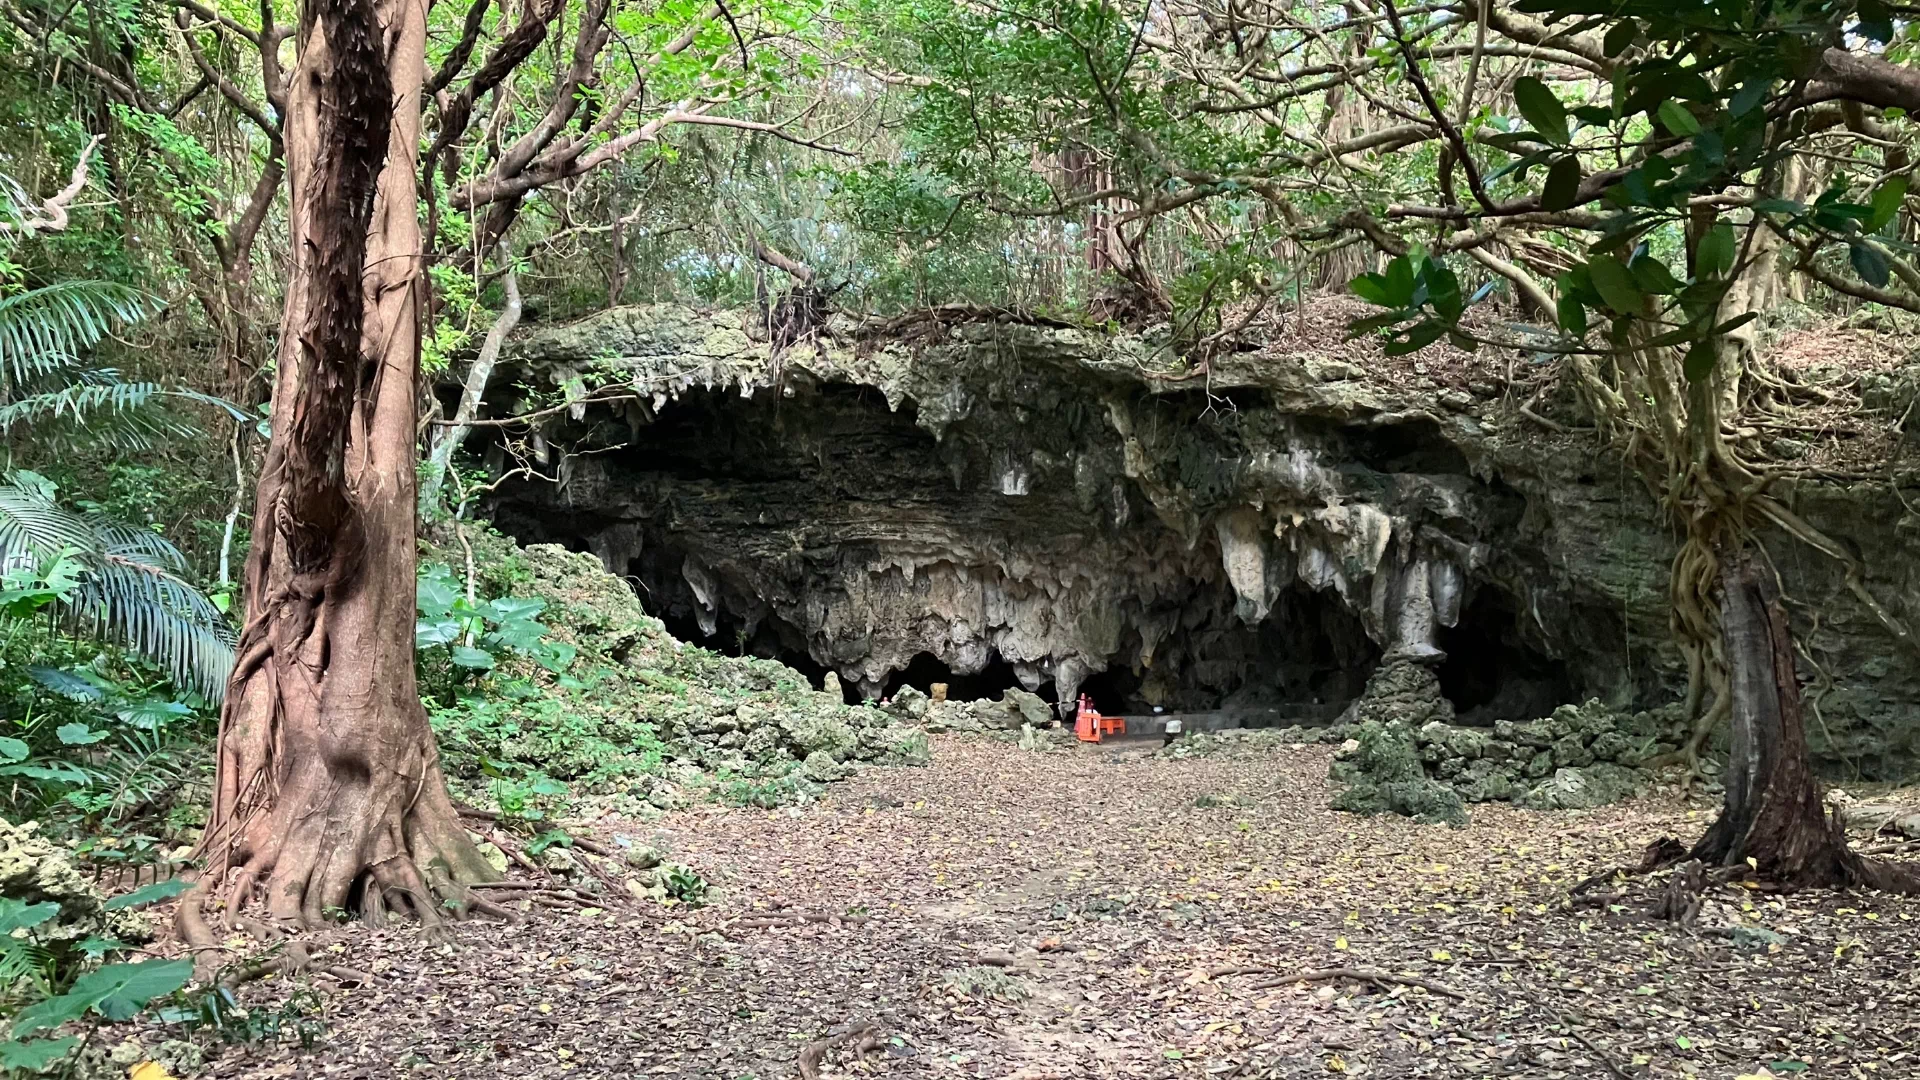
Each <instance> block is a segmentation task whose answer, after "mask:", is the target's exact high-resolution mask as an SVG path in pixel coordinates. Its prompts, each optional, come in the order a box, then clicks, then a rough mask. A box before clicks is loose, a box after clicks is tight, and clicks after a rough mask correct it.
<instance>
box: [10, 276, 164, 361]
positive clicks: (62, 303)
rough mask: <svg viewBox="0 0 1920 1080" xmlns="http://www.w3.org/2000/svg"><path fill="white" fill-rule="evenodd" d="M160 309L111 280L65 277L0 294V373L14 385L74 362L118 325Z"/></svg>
mask: <svg viewBox="0 0 1920 1080" xmlns="http://www.w3.org/2000/svg"><path fill="white" fill-rule="evenodd" d="M158 310H159V304H158V303H157V302H156V301H155V300H154V299H153V298H152V297H150V296H148V295H147V294H146V293H143V292H141V291H140V290H138V289H133V288H129V287H127V286H125V285H117V284H114V283H113V282H110V281H63V282H59V283H57V284H54V285H46V286H42V287H41V288H38V289H29V290H28V291H26V292H23V293H19V294H17V295H14V296H9V297H5V298H4V299H0V373H4V374H5V375H6V376H7V377H9V378H10V379H11V380H12V381H13V382H14V383H15V384H16V385H19V384H24V383H27V382H30V381H31V380H32V379H33V378H34V377H35V376H37V375H43V374H46V373H47V372H49V371H52V370H55V369H56V368H58V367H60V366H63V365H67V364H71V363H72V362H73V358H74V357H76V356H79V355H80V354H81V353H82V352H84V351H86V350H87V349H90V348H92V347H93V346H94V345H96V344H98V343H99V341H100V339H101V338H104V337H106V336H107V334H108V333H109V332H110V331H111V330H112V329H113V328H114V327H115V326H122V325H128V324H131V323H136V322H139V321H141V320H142V319H145V318H147V317H148V316H149V315H152V314H153V313H154V312H155V311H158Z"/></svg>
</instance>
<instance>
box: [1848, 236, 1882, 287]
mask: <svg viewBox="0 0 1920 1080" xmlns="http://www.w3.org/2000/svg"><path fill="white" fill-rule="evenodd" d="M1847 252H1848V256H1849V261H1851V262H1852V263H1853V269H1854V272H1855V273H1857V274H1859V275H1860V280H1862V281H1864V282H1866V283H1867V284H1869V285H1872V286H1875V287H1876V288H1885V287H1886V284H1887V281H1888V280H1889V276H1888V275H1889V271H1888V269H1887V260H1886V258H1885V257H1884V256H1882V255H1881V254H1880V253H1879V252H1878V251H1876V250H1874V249H1873V248H1871V247H1868V246H1867V245H1865V244H1849V245H1848V246H1847Z"/></svg>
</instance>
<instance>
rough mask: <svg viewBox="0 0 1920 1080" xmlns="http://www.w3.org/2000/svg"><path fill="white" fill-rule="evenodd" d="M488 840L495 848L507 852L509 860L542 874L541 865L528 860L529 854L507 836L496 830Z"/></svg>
mask: <svg viewBox="0 0 1920 1080" xmlns="http://www.w3.org/2000/svg"><path fill="white" fill-rule="evenodd" d="M487 839H489V840H491V841H493V846H494V847H497V848H499V849H500V850H501V851H503V852H505V853H506V856H507V858H509V859H512V860H513V861H514V862H515V863H517V864H519V865H520V867H521V868H522V869H524V870H531V871H533V872H534V873H536V874H538V873H541V872H542V870H541V868H540V864H539V863H537V862H534V861H533V860H532V859H530V858H528V857H527V853H526V852H524V851H521V850H520V845H518V844H516V843H514V842H513V841H511V840H509V839H507V837H506V834H504V833H502V832H500V831H499V830H497V829H496V830H494V831H493V832H490V833H488V834H487Z"/></svg>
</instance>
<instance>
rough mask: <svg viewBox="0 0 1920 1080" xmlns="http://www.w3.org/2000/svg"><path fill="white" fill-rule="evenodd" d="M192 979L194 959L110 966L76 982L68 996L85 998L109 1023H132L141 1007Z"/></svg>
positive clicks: (140, 961)
mask: <svg viewBox="0 0 1920 1080" xmlns="http://www.w3.org/2000/svg"><path fill="white" fill-rule="evenodd" d="M192 977H193V961H191V960H137V961H134V962H133V963H131V964H108V965H106V966H105V967H102V968H99V969H97V970H94V971H89V972H87V973H86V974H85V975H82V976H80V977H79V978H78V979H75V980H74V983H73V989H71V990H68V991H67V996H68V997H83V998H86V999H88V1003H89V1004H90V1005H91V1006H92V1007H93V1009H94V1010H95V1011H96V1012H98V1013H99V1014H100V1015H101V1016H104V1017H106V1018H107V1019H109V1020H130V1019H132V1018H133V1014H135V1013H137V1012H139V1011H140V1007H141V1006H143V1005H145V1004H146V1003H147V1002H149V1001H152V1000H153V999H154V998H157V997H159V996H160V995H162V994H171V993H173V992H174V991H175V990H178V989H180V988H181V987H182V986H185V985H187V980H188V979H189V978H192Z"/></svg>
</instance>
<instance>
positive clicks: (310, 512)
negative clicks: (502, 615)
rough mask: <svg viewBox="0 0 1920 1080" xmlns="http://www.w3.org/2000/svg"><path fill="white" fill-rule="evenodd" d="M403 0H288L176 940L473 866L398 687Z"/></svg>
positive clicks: (405, 316) (409, 321) (406, 117)
mask: <svg viewBox="0 0 1920 1080" xmlns="http://www.w3.org/2000/svg"><path fill="white" fill-rule="evenodd" d="M425 37H426V4H425V0H308V2H307V3H306V4H304V5H303V7H302V11H301V24H300V30H299V36H298V42H299V45H300V61H299V69H298V71H297V72H296V74H295V78H294V80H293V86H292V100H291V106H290V110H289V113H290V115H289V119H288V131H287V151H288V154H287V156H288V161H287V166H288V175H289V178H290V202H289V232H290V234H291V236H292V241H293V244H292V252H291V258H292V273H291V277H290V280H289V282H288V286H287V300H286V310H285V315H284V319H283V322H282V327H281V334H280V348H279V357H278V360H279V366H278V373H277V377H278V382H277V385H276V387H275V392H274V398H273V436H272V440H271V442H270V443H269V446H268V450H267V459H266V463H265V466H264V468H263V469H262V472H261V476H260V479H259V483H258V485H257V487H256V489H255V521H256V522H258V526H257V531H256V533H255V536H254V542H253V550H252V551H251V553H250V555H249V558H248V563H247V617H246V624H245V627H244V628H243V630H242V632H241V639H240V647H239V660H238V662H237V664H236V665H235V668H234V673H233V678H232V681H231V682H230V683H229V685H228V692H227V698H226V704H225V708H224V711H223V712H222V714H221V719H220V742H219V756H218V763H217V773H216V777H215V784H214V793H213V808H212V814H211V817H210V819H209V821H208V824H207V829H206V832H205V835H204V836H203V838H202V840H201V842H200V850H199V855H200V856H201V857H202V858H203V859H204V860H205V870H204V871H203V873H202V875H201V879H200V883H199V887H198V889H197V890H196V891H195V892H194V893H193V894H192V895H191V897H190V898H189V902H188V903H185V904H183V905H182V907H181V916H180V918H181V925H182V929H183V930H184V931H185V932H186V934H187V936H188V937H189V938H191V939H197V940H200V941H203V942H204V941H207V940H209V939H210V938H211V936H212V935H210V934H209V933H208V931H207V926H206V923H205V921H204V919H203V912H204V910H205V909H206V908H208V907H218V906H221V904H222V902H223V904H224V913H223V916H222V917H223V920H224V921H225V922H227V923H228V924H229V925H234V924H235V923H236V921H237V920H239V919H240V918H241V913H242V912H243V910H244V909H246V908H247V907H248V906H250V905H251V904H252V903H254V902H255V900H256V898H258V899H259V900H261V901H262V902H263V903H264V905H265V909H266V912H267V914H268V915H269V916H271V917H273V918H275V919H278V920H286V921H290V922H295V923H299V924H304V925H309V926H312V925H317V924H320V923H322V922H325V921H326V920H327V919H328V918H329V913H330V912H333V911H337V910H347V911H359V912H363V913H365V914H366V915H368V916H369V917H370V918H373V919H376V920H377V919H378V918H380V917H381V916H383V914H384V913H385V912H386V911H387V910H388V909H389V908H390V907H392V908H403V909H405V910H410V911H411V912H413V913H414V914H415V915H416V916H418V917H419V918H420V919H421V920H422V921H424V922H426V923H428V924H437V923H439V922H440V921H441V920H442V919H443V918H444V915H445V912H446V910H447V909H448V908H449V907H451V908H453V909H454V910H456V911H460V910H464V903H463V901H464V893H465V889H464V885H465V884H466V883H470V882H473V881H479V880H485V879H487V878H489V877H492V876H493V873H492V869H491V867H489V866H488V864H487V863H486V861H485V860H484V859H483V858H482V857H481V856H480V854H479V852H478V850H477V849H476V848H475V847H474V845H473V843H472V842H471V840H470V839H469V838H468V836H467V834H466V831H465V830H464V829H463V828H462V826H461V824H460V821H459V817H458V814H457V812H456V811H455V809H454V807H453V804H452V802H451V800H450V799H449V798H448V796H447V792H446V786H445V783H444V781H443V779H442V777H441V773H440V768H439V764H438V758H437V755H436V751H435V748H434V740H433V733H432V730H431V729H430V728H429V727H428V724H427V718H426V714H425V711H424V710H423V709H422V707H421V704H420V698H419V694H418V692H417V690H416V688H415V685H414V660H413V622H414V562H415V548H414V465H415V434H414V431H415V429H414V421H415V384H416V374H417V372H418V370H419V318H420V299H421V287H420V286H421V281H420V265H421V247H420V228H419V221H418V217H417V211H416V197H415V179H414V169H413V163H414V159H415V156H416V153H417V150H418V144H419V131H420V104H419V103H420V85H421V80H422V76H423V70H424V58H423V49H424V44H425Z"/></svg>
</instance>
